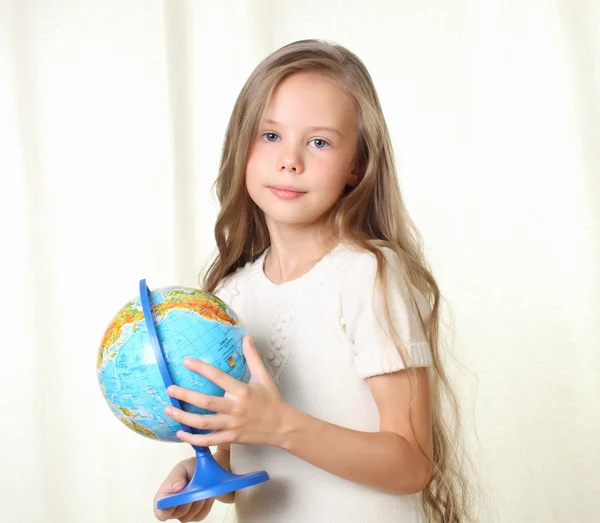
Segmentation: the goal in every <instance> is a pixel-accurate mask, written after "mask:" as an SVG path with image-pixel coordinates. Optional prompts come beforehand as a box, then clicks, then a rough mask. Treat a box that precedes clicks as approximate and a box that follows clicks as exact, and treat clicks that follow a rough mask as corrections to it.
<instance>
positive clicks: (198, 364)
mask: <svg viewBox="0 0 600 523" xmlns="http://www.w3.org/2000/svg"><path fill="white" fill-rule="evenodd" d="M183 364H184V365H185V367H186V368H187V369H190V370H191V371H194V372H196V373H197V374H201V375H202V376H204V377H205V378H207V379H209V380H210V381H212V382H213V383H214V384H215V385H218V386H219V387H221V388H222V389H223V390H225V391H227V392H230V393H231V394H233V395H234V396H235V395H237V394H239V393H240V392H241V391H242V390H243V389H244V387H247V385H246V384H245V383H244V382H243V381H240V380H236V379H235V378H234V377H233V376H230V375H229V374H227V373H226V372H223V371H222V370H219V369H217V367H214V366H212V365H209V364H208V363H204V362H203V361H200V360H196V359H194V358H185V359H184V360H183Z"/></svg>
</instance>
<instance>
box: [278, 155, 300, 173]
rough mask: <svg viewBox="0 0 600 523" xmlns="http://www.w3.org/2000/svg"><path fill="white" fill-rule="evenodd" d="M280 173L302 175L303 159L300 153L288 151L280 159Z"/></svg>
mask: <svg viewBox="0 0 600 523" xmlns="http://www.w3.org/2000/svg"><path fill="white" fill-rule="evenodd" d="M278 170H279V172H286V171H287V172H290V173H292V174H301V173H302V172H303V171H304V166H303V164H302V159H301V158H300V155H298V153H296V152H294V151H291V150H288V151H286V152H285V153H284V154H283V155H282V157H281V158H280V159H279V166H278Z"/></svg>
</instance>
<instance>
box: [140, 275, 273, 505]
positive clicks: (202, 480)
mask: <svg viewBox="0 0 600 523" xmlns="http://www.w3.org/2000/svg"><path fill="white" fill-rule="evenodd" d="M149 293H150V291H149V289H148V286H147V285H146V280H145V279H144V280H140V300H141V303H142V309H143V311H144V320H145V322H146V327H147V328H148V335H149V336H150V341H151V343H152V348H153V349H154V354H155V356H156V362H157V364H158V368H159V370H160V374H161V376H162V379H163V382H164V384H165V388H167V387H169V385H172V383H173V382H172V381H171V375H170V374H169V369H168V368H167V364H166V362H165V358H164V356H163V351H162V348H161V346H160V340H159V339H158V335H157V334H156V328H155V326H154V321H153V320H152V311H151V309H150V298H149ZM168 398H169V400H170V401H171V404H172V405H173V406H174V407H175V408H178V409H181V404H180V403H179V400H178V399H177V398H171V397H170V396H168ZM181 426H182V428H183V430H185V431H187V432H190V433H192V434H194V430H193V429H192V428H191V427H188V426H187V425H184V424H183V423H181ZM198 432H200V433H206V431H198ZM192 447H193V448H194V450H195V451H196V470H195V471H194V475H193V477H192V479H191V481H190V482H189V483H188V484H187V485H186V486H185V487H184V488H183V489H182V490H180V491H179V492H176V493H175V494H170V495H168V496H164V497H162V498H160V499H159V500H158V501H157V502H156V508H158V509H165V508H169V507H174V506H177V505H184V504H185V503H192V502H194V501H200V500H201V499H206V498H211V497H214V496H220V495H222V494H227V493H228V492H233V491H235V490H239V489H242V488H245V487H251V486H253V485H258V484H260V483H264V482H265V481H268V480H269V475H268V474H267V473H266V472H264V471H261V472H251V473H249V474H242V475H239V474H234V473H233V472H229V471H227V470H225V469H224V468H223V467H221V466H220V465H219V464H218V463H217V462H216V460H215V458H214V457H213V455H212V453H211V451H210V449H209V448H208V447H198V446H196V445H192Z"/></svg>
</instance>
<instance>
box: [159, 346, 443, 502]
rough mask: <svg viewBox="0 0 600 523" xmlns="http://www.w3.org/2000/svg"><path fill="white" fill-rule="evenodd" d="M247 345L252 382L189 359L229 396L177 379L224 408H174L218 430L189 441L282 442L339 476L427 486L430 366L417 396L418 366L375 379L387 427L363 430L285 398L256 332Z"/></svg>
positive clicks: (170, 410) (201, 401)
mask: <svg viewBox="0 0 600 523" xmlns="http://www.w3.org/2000/svg"><path fill="white" fill-rule="evenodd" d="M243 347H244V356H245V357H246V361H247V364H248V367H249V369H250V372H251V375H252V379H251V380H250V382H249V383H247V384H246V383H243V382H241V381H239V380H236V379H235V378H233V377H232V376H229V375H228V374H226V373H224V372H223V371H221V370H219V369H217V368H216V367H213V366H212V365H208V364H206V363H203V362H202V361H199V360H195V359H192V358H186V359H185V360H184V365H185V366H186V367H187V368H188V369H190V370H192V371H194V372H197V373H198V374H201V375H202V376H204V377H205V378H207V379H209V380H210V381H212V382H213V383H215V384H217V385H218V386H219V387H221V388H222V389H223V390H225V395H224V396H223V397H217V396H210V395H206V394H202V393H200V392H196V391H192V390H188V389H182V388H181V387H176V386H174V385H172V386H170V387H169V388H168V389H167V392H168V394H169V395H170V396H171V397H174V398H177V399H179V400H182V401H185V402H186V403H190V404H192V405H195V406H196V407H199V408H202V409H206V410H212V411H214V412H216V414H211V415H200V414H194V413H191V412H186V411H183V410H180V409H176V408H174V407H172V406H168V407H166V408H165V412H166V414H167V415H168V416H170V417H171V418H173V419H175V420H177V421H179V422H181V423H184V424H186V425H188V426H190V427H194V428H197V429H204V430H210V431H212V432H210V433H208V434H190V433H188V432H185V431H180V432H178V433H177V437H178V438H179V439H180V440H181V441H186V442H188V443H190V444H192V445H199V446H202V447H211V446H214V445H223V444H228V443H238V444H247V445H272V446H277V447H280V448H282V449H285V450H287V451H288V452H290V453H292V454H294V455H296V456H298V457H299V458H301V459H303V460H305V461H308V462H309V463H312V464H313V465H315V466H317V467H319V468H321V469H323V470H326V471H327V472H330V473H332V474H335V475H336V476H340V477H343V478H346V479H349V480H351V481H354V482H356V483H362V484H365V485H369V486H371V487H374V488H377V489H380V490H384V491H387V492H392V493H396V494H408V493H414V492H419V491H420V490H422V489H423V488H424V487H425V486H426V485H427V483H428V482H429V479H430V477H431V469H432V466H431V459H430V456H431V455H432V434H431V415H430V408H431V407H430V394H429V378H428V374H427V372H428V371H427V369H426V368H417V369H413V370H414V373H415V377H416V379H415V387H414V394H413V397H412V398H411V396H410V393H411V390H410V381H409V377H412V376H410V374H412V371H407V370H401V371H397V372H394V373H390V374H383V375H380V376H373V377H370V378H367V380H366V381H367V383H368V385H369V388H370V390H371V393H372V395H373V398H374V400H375V403H376V405H377V408H378V410H379V417H380V431H379V432H361V431H358V430H352V429H347V428H344V427H340V426H338V425H334V424H332V423H328V422H325V421H322V420H319V419H317V418H315V417H313V416H310V415H308V414H306V413H304V412H300V411H298V410H296V409H294V408H293V407H291V406H290V405H288V404H287V403H285V402H284V401H283V400H282V398H281V395H280V394H279V391H278V390H277V385H276V384H275V382H274V381H273V378H272V377H271V375H270V374H269V372H268V371H267V369H266V368H265V366H264V364H263V362H262V360H261V358H260V355H259V354H258V352H257V351H256V347H254V344H253V343H252V340H251V338H250V336H246V337H245V338H244V345H243ZM409 406H410V409H409ZM409 416H410V419H411V420H412V425H413V428H414V434H413V431H411V429H410V424H409ZM417 442H418V443H417ZM419 445H420V446H421V447H422V449H423V450H424V452H422V451H421V450H419Z"/></svg>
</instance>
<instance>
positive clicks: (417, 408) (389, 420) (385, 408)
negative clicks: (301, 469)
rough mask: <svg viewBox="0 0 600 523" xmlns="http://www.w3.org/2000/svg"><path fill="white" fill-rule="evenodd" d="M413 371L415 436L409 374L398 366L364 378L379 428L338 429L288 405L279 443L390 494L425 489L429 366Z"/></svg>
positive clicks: (429, 437)
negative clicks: (367, 430)
mask: <svg viewBox="0 0 600 523" xmlns="http://www.w3.org/2000/svg"><path fill="white" fill-rule="evenodd" d="M415 371H416V372H415V374H416V377H417V380H416V386H415V393H414V401H413V404H412V409H411V412H410V416H411V418H412V422H413V428H414V434H413V433H412V432H411V429H410V425H409V404H410V387H409V373H408V371H406V370H401V371H398V372H394V373H392V374H384V375H381V376H373V377H371V378H367V380H366V381H367V383H368V385H369V388H370V390H371V393H372V395H373V399H374V400H375V403H376V404H377V408H378V410H379V415H380V432H361V431H358V430H352V429H348V428H344V427H340V426H339V425H334V424H332V423H328V422H326V421H322V420H320V419H317V418H315V417H313V416H310V415H308V414H306V413H304V412H301V411H299V410H296V409H294V408H292V407H290V406H289V405H287V406H286V411H285V415H284V418H283V420H284V421H283V425H282V431H281V434H280V436H281V439H280V443H279V444H278V446H279V447H281V448H282V449H284V450H286V451H288V452H290V453H292V454H294V455H295V456H298V457H299V458H301V459H303V460H305V461H307V462H309V463H312V464H313V465H315V466H317V467H319V468H321V469H323V470H326V471H327V472H330V473H332V474H335V475H336V476H340V477H342V478H345V479H348V480H350V481H353V482H356V483H362V484H365V485H368V486H370V487H373V488H376V489H380V490H384V491H387V492H391V493H394V494H412V493H416V492H419V491H421V490H423V489H424V488H425V487H426V486H427V483H428V482H429V479H430V478H431V469H432V461H431V456H432V430H431V415H430V412H431V410H430V409H431V407H430V394H429V379H428V374H427V369H425V368H419V369H415ZM418 444H420V445H421V447H422V448H423V450H424V452H422V451H421V450H419V447H418Z"/></svg>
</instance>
